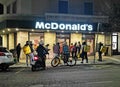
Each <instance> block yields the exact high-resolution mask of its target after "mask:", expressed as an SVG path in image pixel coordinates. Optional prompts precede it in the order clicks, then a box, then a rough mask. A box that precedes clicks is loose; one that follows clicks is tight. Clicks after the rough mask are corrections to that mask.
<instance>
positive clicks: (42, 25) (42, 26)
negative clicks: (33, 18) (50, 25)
mask: <svg viewBox="0 0 120 87" xmlns="http://www.w3.org/2000/svg"><path fill="white" fill-rule="evenodd" d="M35 28H40V29H44V22H36V26H35Z"/></svg>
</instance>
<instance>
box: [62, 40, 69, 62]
mask: <svg viewBox="0 0 120 87" xmlns="http://www.w3.org/2000/svg"><path fill="white" fill-rule="evenodd" d="M63 56H64V59H63V61H64V64H66V63H67V61H68V58H69V46H68V45H67V42H65V43H64V45H63Z"/></svg>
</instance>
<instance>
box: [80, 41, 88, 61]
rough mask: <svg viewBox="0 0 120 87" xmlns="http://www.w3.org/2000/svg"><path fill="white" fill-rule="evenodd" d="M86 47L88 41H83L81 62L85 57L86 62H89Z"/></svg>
mask: <svg viewBox="0 0 120 87" xmlns="http://www.w3.org/2000/svg"><path fill="white" fill-rule="evenodd" d="M86 47H87V44H86V42H83V43H82V62H81V63H83V61H84V59H86V63H88V56H87V51H86Z"/></svg>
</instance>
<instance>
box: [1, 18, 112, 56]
mask: <svg viewBox="0 0 120 87" xmlns="http://www.w3.org/2000/svg"><path fill="white" fill-rule="evenodd" d="M1 24H4V25H5V26H3V25H2V26H1V27H2V29H0V31H1V33H0V35H1V36H2V46H4V47H7V48H8V49H14V48H15V47H16V45H17V44H18V43H21V46H22V47H23V46H24V44H25V42H26V41H31V42H32V43H33V47H34V48H35V47H36V46H37V45H38V44H39V42H40V41H41V40H42V41H43V42H44V45H46V44H49V45H50V46H49V48H50V49H51V50H50V57H52V56H53V55H52V54H53V50H52V48H53V44H55V43H57V42H59V43H60V45H62V44H63V43H64V42H65V41H66V42H67V44H68V45H69V46H70V44H71V43H73V44H74V43H75V42H79V41H80V42H81V43H82V42H83V41H87V44H88V45H90V46H91V50H90V52H89V53H88V54H89V55H93V54H94V51H95V47H96V45H95V44H96V43H98V42H103V44H105V45H110V44H111V33H107V34H106V33H104V32H103V31H101V30H99V32H98V31H97V28H98V23H97V22H78V21H77V22H76V21H75V22H73V21H64V20H62V21H59V20H58V21H53V20H46V19H37V20H4V21H3V22H1ZM101 28H102V27H101ZM96 39H97V42H96ZM108 54H109V55H111V46H109V53H108ZM21 57H22V58H25V55H24V53H23V52H22V53H21Z"/></svg>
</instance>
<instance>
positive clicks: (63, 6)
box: [58, 0, 68, 13]
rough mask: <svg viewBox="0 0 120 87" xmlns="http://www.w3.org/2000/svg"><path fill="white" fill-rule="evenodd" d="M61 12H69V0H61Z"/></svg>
mask: <svg viewBox="0 0 120 87" xmlns="http://www.w3.org/2000/svg"><path fill="white" fill-rule="evenodd" d="M58 6H59V9H58V11H59V13H68V1H66V0H65V1H62V0H59V5H58Z"/></svg>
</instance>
